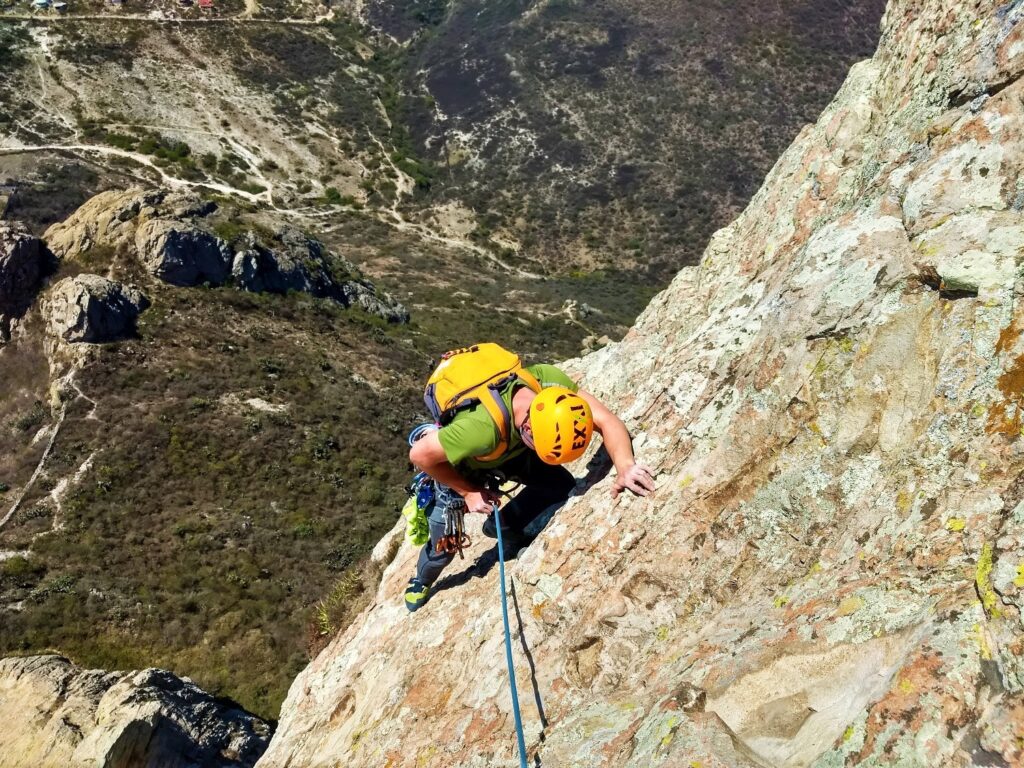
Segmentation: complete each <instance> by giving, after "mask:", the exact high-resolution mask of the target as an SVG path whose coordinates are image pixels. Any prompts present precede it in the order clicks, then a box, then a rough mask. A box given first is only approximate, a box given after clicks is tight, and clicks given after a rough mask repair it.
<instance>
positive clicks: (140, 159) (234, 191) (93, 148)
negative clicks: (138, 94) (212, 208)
mask: <svg viewBox="0 0 1024 768" xmlns="http://www.w3.org/2000/svg"><path fill="white" fill-rule="evenodd" d="M53 151H63V152H96V153H98V154H101V155H115V156H117V157H125V158H128V159H129V160H133V161H135V162H137V163H139V164H141V165H145V166H148V167H149V168H152V169H153V170H154V171H156V172H157V173H158V174H160V179H161V180H162V181H163V182H165V183H167V184H168V185H169V186H172V187H205V188H207V189H212V190H214V191H216V192H220V193H222V194H225V195H234V196H236V197H241V198H242V199H244V200H248V201H249V202H251V203H268V204H270V205H273V200H272V199H271V190H270V189H269V188H268V189H267V190H265V191H263V192H260V193H259V194H253V193H252V192H246V191H245V190H244V189H238V188H237V187H232V186H230V185H228V184H221V183H220V182H216V181H187V180H185V179H179V178H178V177H177V176H171V175H170V174H168V173H167V171H165V170H164V169H163V168H161V167H160V166H159V165H157V164H156V163H154V162H153V161H152V160H151V159H150V158H149V156H148V155H143V154H140V153H138V152H129V151H128V150H126V149H118V148H117V147H103V146H99V145H96V144H41V145H33V146H29V145H14V146H7V147H4V146H0V156H3V155H17V154H21V153H24V152H53Z"/></svg>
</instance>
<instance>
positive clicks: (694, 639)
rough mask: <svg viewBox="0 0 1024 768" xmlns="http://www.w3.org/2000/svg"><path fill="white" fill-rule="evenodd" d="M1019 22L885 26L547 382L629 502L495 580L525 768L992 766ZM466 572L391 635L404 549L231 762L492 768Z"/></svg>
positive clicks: (1012, 502)
mask: <svg viewBox="0 0 1024 768" xmlns="http://www.w3.org/2000/svg"><path fill="white" fill-rule="evenodd" d="M1022 21H1024V5H1022V4H1021V3H1020V2H1014V3H1007V4H1000V3H994V2H966V3H964V2H959V3H953V2H938V1H937V0H921V1H917V2H915V1H913V0H898V1H896V2H893V3H892V4H891V5H890V7H889V9H888V11H887V14H886V18H885V20H884V35H883V38H882V42H881V44H880V48H879V52H878V53H877V55H876V56H875V58H874V59H873V60H872V61H869V62H865V63H862V64H860V65H858V66H856V67H854V68H853V70H852V71H851V73H850V76H849V79H848V81H847V83H846V84H845V85H844V87H843V88H842V90H841V91H840V93H839V94H838V96H837V97H836V100H835V102H834V103H833V104H832V105H831V106H830V107H829V108H828V109H827V110H826V111H825V113H824V114H823V115H822V117H821V118H820V120H819V121H818V123H817V124H816V125H814V126H809V127H808V128H806V129H805V130H804V131H803V132H802V133H801V135H800V136H799V137H798V139H797V140H796V142H795V143H794V145H793V146H792V147H791V148H790V150H789V151H787V153H786V154H785V155H784V156H783V157H782V159H781V160H780V161H779V162H778V164H777V165H776V167H775V168H774V170H773V171H772V173H771V174H770V176H769V177H768V179H767V180H766V182H765V185H764V187H763V188H762V190H761V191H760V192H759V193H758V195H757V196H756V197H755V199H754V200H753V201H752V203H751V204H750V206H749V208H748V209H747V211H746V212H745V213H744V214H743V215H742V216H741V217H740V218H739V219H738V220H737V221H736V222H735V223H734V224H733V225H732V226H730V227H728V228H727V229H725V230H722V231H721V232H719V233H718V234H717V235H716V236H715V238H714V239H713V241H712V242H711V244H710V245H709V247H708V249H707V252H706V254H705V256H704V258H703V261H702V263H701V264H700V266H699V267H694V268H690V269H686V270H684V271H683V272H681V273H680V274H679V276H678V277H677V278H676V280H675V281H674V282H673V284H672V285H671V287H670V288H669V289H668V290H666V291H665V292H663V293H662V294H661V295H659V296H658V297H657V298H656V299H655V300H654V301H653V302H652V304H651V306H650V307H649V308H648V310H647V311H646V312H645V313H644V314H643V315H642V316H641V317H640V319H639V320H638V322H637V325H636V327H635V329H634V330H633V331H631V332H630V334H629V335H628V336H627V337H626V339H625V340H624V341H623V342H622V343H620V344H617V345H612V346H609V347H606V348H604V349H602V350H600V351H599V352H595V353H593V354H591V355H589V356H588V357H586V358H584V359H583V360H581V361H577V362H575V363H571V364H570V367H574V368H575V370H576V371H577V372H578V373H579V374H580V375H581V376H582V379H583V383H584V386H585V387H587V388H588V389H590V390H592V391H594V392H595V393H597V394H598V395H599V396H600V397H602V398H603V399H604V400H605V401H606V402H608V403H610V404H611V405H612V406H613V407H614V408H615V409H616V410H617V411H618V412H619V413H621V414H622V415H623V417H624V418H625V420H626V421H627V423H628V424H629V426H630V427H631V429H632V431H633V433H634V435H635V438H636V439H635V446H636V449H637V453H638V455H639V457H640V458H641V459H642V460H643V461H644V462H645V463H647V464H649V465H651V466H652V467H654V468H656V470H657V472H658V484H659V491H658V493H657V494H656V496H654V497H652V498H650V499H639V498H628V497H627V498H620V499H619V500H618V501H617V502H613V501H612V500H611V498H610V497H609V494H608V489H609V486H610V479H608V478H605V479H603V480H600V481H599V482H597V483H596V485H593V487H590V488H589V490H587V491H586V492H585V493H583V495H582V497H581V498H578V499H575V500H573V501H572V502H571V503H570V504H569V505H568V506H567V507H566V508H564V509H563V510H561V511H560V512H559V513H558V514H557V516H556V517H555V519H554V520H553V521H552V522H551V523H550V525H549V526H548V527H547V528H546V530H545V531H544V532H543V533H542V534H541V536H540V538H539V539H538V540H537V541H536V542H535V543H534V544H533V545H532V546H531V547H530V548H529V549H528V550H527V551H526V552H524V553H523V554H521V555H520V557H519V559H518V561H516V562H515V563H514V564H513V565H512V566H511V568H510V574H511V581H512V583H513V584H514V586H515V596H516V601H517V610H516V611H515V613H516V614H518V621H517V618H516V616H515V615H514V616H513V624H514V626H519V625H520V624H521V631H518V630H517V631H516V633H515V634H516V638H515V654H516V671H517V674H518V677H519V686H520V693H521V701H522V706H523V713H524V717H525V725H526V733H527V744H528V748H529V751H530V753H531V761H530V762H531V765H533V764H535V760H536V759H539V761H540V763H541V764H543V765H546V766H558V767H559V768H563V767H565V766H579V767H580V768H583V767H584V766H585V767H587V768H591V767H592V766H636V767H637V768H641V767H644V768H646V767H647V766H658V765H665V766H691V765H700V766H705V767H707V766H751V765H763V766H808V765H814V766H820V767H821V768H825V767H826V766H829V767H831V766H845V765H859V764H862V765H893V766H896V765H898V766H939V765H942V766H962V765H994V766H1008V765H1020V764H1021V763H1022V761H1024V754H1022V746H1021V734H1022V733H1024V698H1022V692H1024V631H1022V623H1021V608H1022V605H1024V483H1022V482H1020V480H1019V477H1020V476H1021V471H1022V469H1024V441H1022V429H1024V339H1022V338H1021V331H1022V330H1024V314H1022V311H1021V309H1020V305H1019V302H1020V294H1021V292H1022V291H1024V282H1022V279H1021V261H1022V248H1024V214H1022V212H1021V211H1022V209H1024V181H1022V179H1024V176H1022V175H1021V172H1022V170H1024V138H1022V131H1024V120H1022V112H1024V85H1022V84H1021V83H1020V82H1018V80H1017V78H1018V76H1019V73H1020V71H1021V69H1022V68H1024V23H1022ZM475 523H476V525H477V526H478V525H479V521H475ZM474 530H475V528H474ZM489 544H490V542H489V541H488V540H482V541H480V540H478V543H476V544H475V545H474V547H473V548H472V550H471V551H470V553H469V556H468V558H467V560H466V561H465V562H459V561H456V563H455V564H454V565H453V567H452V568H451V573H452V574H453V575H456V574H458V573H459V572H460V571H463V576H461V577H459V576H457V575H456V577H455V578H454V579H453V580H450V581H448V582H447V583H446V586H447V587H448V588H445V589H442V590H440V591H439V592H438V593H437V594H436V595H435V596H434V598H433V599H432V600H431V602H430V603H429V604H428V605H427V606H426V607H425V608H424V609H422V610H420V611H419V612H417V613H416V614H414V615H409V614H407V613H406V610H405V608H404V606H403V605H402V597H401V594H402V590H403V588H404V586H405V582H406V579H407V578H408V577H409V576H410V575H411V574H412V572H413V563H414V559H415V552H414V551H413V550H412V548H410V547H409V546H407V545H406V546H403V547H402V548H401V549H400V550H399V551H398V554H397V556H396V557H395V559H394V561H393V562H392V564H391V565H390V566H389V567H388V568H387V569H386V570H385V572H384V575H383V578H382V582H381V586H380V589H379V592H378V594H377V596H376V599H375V601H374V603H373V604H372V605H371V606H370V607H369V608H368V609H367V611H366V612H365V613H364V614H363V615H362V616H361V617H360V618H358V619H357V620H356V621H355V622H354V623H353V625H352V626H351V627H350V628H349V629H348V630H347V631H346V632H345V633H344V634H343V635H342V636H340V637H338V638H337V639H336V640H335V641H334V642H333V643H332V644H331V645H330V646H329V647H328V648H327V649H326V650H325V651H324V652H323V653H322V654H321V655H320V656H319V657H318V658H317V659H316V660H315V661H314V662H313V663H312V664H311V665H310V666H309V667H308V669H307V670H306V671H305V672H304V673H303V674H302V675H301V676H300V677H299V678H298V679H297V680H296V682H295V684H294V686H293V687H292V690H291V694H290V696H289V698H288V701H287V702H286V704H285V706H284V709H283V712H282V719H281V724H280V728H279V730H278V732H277V734H276V736H275V737H274V740H273V742H272V744H271V747H270V749H269V751H268V752H267V754H266V755H265V756H264V758H263V759H262V760H261V762H260V765H261V766H266V767H270V766H281V767H283V766H286V765H288V766H297V765H302V766H327V765H353V766H355V765H367V766H371V765H372V766H421V767H426V766H445V767H446V768H468V767H469V766H480V767H481V768H483V766H512V765H517V764H518V762H517V758H516V756H515V751H514V749H515V747H514V744H515V739H514V735H513V731H512V717H511V707H510V698H509V690H508V681H507V675H506V671H505V663H504V656H503V652H502V634H501V618H500V607H499V600H498V583H497V569H496V568H491V569H487V568H486V567H482V566H480V565H474V562H475V561H476V560H477V559H478V558H481V557H482V558H483V561H484V562H487V561H489V560H492V559H493V558H490V557H489V556H488V555H487V554H485V553H486V552H487V551H488V549H489ZM524 647H525V648H528V649H529V654H530V655H529V656H527V655H526V653H525V652H524ZM535 692H536V693H535ZM538 701H539V702H540V703H541V704H542V706H543V713H544V719H542V717H541V714H540V708H539V707H538Z"/></svg>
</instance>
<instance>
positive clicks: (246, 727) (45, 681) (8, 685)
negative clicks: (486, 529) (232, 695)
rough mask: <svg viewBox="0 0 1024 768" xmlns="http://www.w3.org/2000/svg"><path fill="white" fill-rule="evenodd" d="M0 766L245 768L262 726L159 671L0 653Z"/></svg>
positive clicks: (262, 740) (263, 740)
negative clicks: (106, 668)
mask: <svg viewBox="0 0 1024 768" xmlns="http://www.w3.org/2000/svg"><path fill="white" fill-rule="evenodd" d="M0 718H2V721H3V723H4V728H2V729H0V766H3V768H79V767H81V768H85V766H88V767H89V768H157V766H159V767H160V768H193V766H204V767H205V766H209V768H228V767H229V766H239V767H241V766H251V765H252V764H253V763H254V762H255V761H256V759H257V758H258V757H259V755H260V753H262V752H263V750H264V749H265V748H266V745H267V741H268V739H269V737H270V727H269V726H268V725H267V724H266V723H264V722H263V721H262V720H259V719H258V718H256V717H253V716H252V715H249V714H248V713H246V712H244V711H242V710H240V709H237V708H233V707H231V706H230V705H228V704H226V703H225V702H223V701H219V700H217V699H214V698H213V697H212V696H210V695H209V694H207V693H204V692H203V691H202V690H200V689H199V688H197V687H196V686H195V685H193V684H192V683H191V682H190V681H189V680H187V679H181V678H178V677H175V676H174V675H172V674H171V673H169V672H165V671H163V670H160V669H147V670H143V671H141V672H103V671H101V670H83V669H79V668H78V667H76V666H74V665H73V664H72V663H71V662H69V661H68V660H67V659H65V658H62V657H60V656H30V657H25V658H11V659H0Z"/></svg>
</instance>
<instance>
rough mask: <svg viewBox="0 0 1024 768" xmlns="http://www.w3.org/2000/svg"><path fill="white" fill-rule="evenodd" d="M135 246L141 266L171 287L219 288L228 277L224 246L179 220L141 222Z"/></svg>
mask: <svg viewBox="0 0 1024 768" xmlns="http://www.w3.org/2000/svg"><path fill="white" fill-rule="evenodd" d="M135 247H136V248H137V249H138V253H139V258H140V260H141V261H142V264H143V266H144V267H145V268H146V269H147V270H148V271H149V272H150V273H152V274H153V275H154V276H155V277H157V278H159V279H160V280H163V281H164V282H165V283H170V284H171V285H179V286H193V285H202V284H203V283H210V284H211V285H223V284H224V283H225V282H226V281H227V279H228V278H229V277H230V275H231V261H232V257H231V250H230V249H229V248H228V245H227V243H225V242H224V241H223V240H221V239H220V238H219V237H217V236H216V235H213V234H211V233H209V232H207V231H206V230H203V229H200V228H199V227H196V226H194V225H191V224H187V223H184V222H182V221H180V220H176V219H152V220H149V221H146V222H144V223H143V224H142V225H141V226H139V228H138V231H137V232H136V234H135Z"/></svg>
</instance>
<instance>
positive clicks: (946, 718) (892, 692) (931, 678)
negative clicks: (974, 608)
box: [858, 649, 973, 761]
mask: <svg viewBox="0 0 1024 768" xmlns="http://www.w3.org/2000/svg"><path fill="white" fill-rule="evenodd" d="M947 672H948V670H944V669H943V660H942V657H941V656H940V655H939V654H937V653H936V652H935V651H933V650H930V649H928V650H925V651H922V652H921V653H920V654H918V655H917V656H915V657H913V658H912V659H911V660H910V662H909V663H908V664H907V665H906V666H905V667H904V668H903V669H902V670H901V671H900V674H899V675H898V676H897V677H896V678H895V679H894V680H893V682H892V686H891V687H890V688H889V692H888V693H887V694H886V695H885V697H884V698H882V699H881V700H880V701H878V702H877V703H876V704H875V705H874V706H873V707H871V709H870V711H869V712H868V718H867V723H866V734H865V739H864V746H863V747H862V748H861V751H860V753H859V755H858V761H860V760H864V761H867V760H868V759H869V757H870V756H871V755H872V754H879V753H881V752H884V751H886V749H887V747H889V745H890V742H891V741H892V740H893V739H897V738H899V737H900V734H901V733H908V732H911V733H913V732H916V731H918V730H920V728H921V727H922V726H923V725H924V724H925V723H926V722H929V721H933V720H935V719H936V714H937V715H938V719H939V720H940V721H941V722H943V723H946V724H947V725H948V726H950V727H951V728H954V729H956V728H959V727H962V726H963V725H965V724H966V723H967V722H969V721H970V720H971V718H972V716H973V715H972V713H971V712H970V711H969V709H968V707H967V706H966V704H965V702H964V701H963V700H960V699H957V698H954V697H953V696H951V695H950V691H949V690H948V689H947V688H946V687H945V686H946V677H947ZM926 694H927V696H926ZM924 699H927V701H928V705H927V706H925V705H923V704H922V700H924ZM936 707H938V712H937V713H936V711H935V708H936ZM894 722H900V723H903V727H902V728H900V729H899V730H898V731H896V732H895V733H891V734H890V735H889V736H888V739H887V740H886V741H885V742H884V743H879V742H878V740H879V737H880V736H881V735H882V734H883V733H884V732H885V731H886V730H887V729H888V728H889V726H890V725H891V724H892V723H894Z"/></svg>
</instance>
